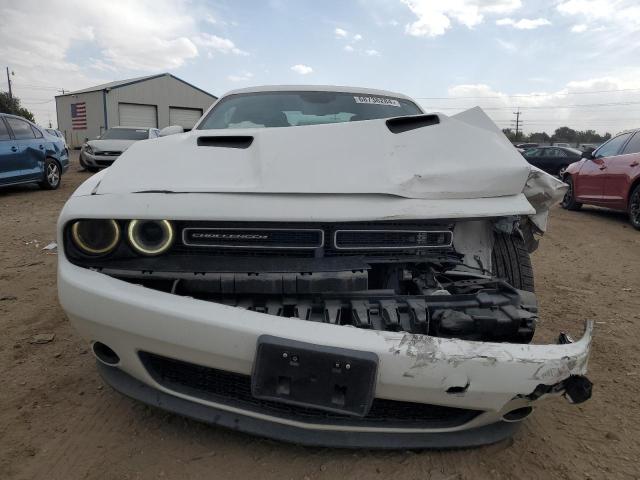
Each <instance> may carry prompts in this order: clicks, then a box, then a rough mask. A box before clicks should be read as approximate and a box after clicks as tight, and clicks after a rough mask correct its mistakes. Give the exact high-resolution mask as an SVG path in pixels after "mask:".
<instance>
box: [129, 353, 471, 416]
mask: <svg viewBox="0 0 640 480" xmlns="http://www.w3.org/2000/svg"><path fill="white" fill-rule="evenodd" d="M140 359H141V360H142V362H143V364H144V366H145V367H146V369H147V371H148V372H149V374H150V375H151V376H152V377H153V379H154V380H155V381H157V382H158V383H159V384H160V385H162V386H164V387H166V388H168V389H170V390H173V391H176V392H179V393H182V394H185V395H189V396H192V397H196V398H201V399H203V400H209V401H215V402H218V403H223V404H227V405H233V406H235V407H238V408H242V409H245V410H251V411H254V412H259V413H263V414H266V415H271V416H276V417H281V418H288V419H296V420H302V421H306V422H309V423H320V424H332V425H351V426H358V425H359V426H379V427H394V426H398V427H405V428H412V427H413V428H450V427H455V426H459V425H463V424H465V423H467V422H469V421H471V420H473V419H474V418H475V417H477V416H478V415H479V414H480V413H481V412H480V411H478V410H467V409H461V408H454V407H443V406H438V405H429V404H423V403H411V402H398V401H394V400H384V399H379V398H376V399H374V401H373V405H372V407H371V410H370V411H369V413H368V414H367V415H366V416H365V417H362V418H359V417H351V416H348V415H341V414H338V413H332V412H326V411H323V410H316V409H313V408H306V407H299V406H294V405H287V404H284V403H279V402H272V401H268V400H259V399H257V398H254V397H253V396H252V395H251V377H249V376H247V375H240V374H237V373H232V372H225V371H222V370H217V369H214V368H209V367H204V366H201V365H195V364H192V363H188V362H183V361H180V360H175V359H171V358H167V357H163V356H160V355H155V354H152V353H147V352H140Z"/></svg>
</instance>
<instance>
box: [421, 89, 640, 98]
mask: <svg viewBox="0 0 640 480" xmlns="http://www.w3.org/2000/svg"><path fill="white" fill-rule="evenodd" d="M637 91H640V88H620V89H617V90H593V91H590V92H564V93H560V92H557V93H523V94H515V95H493V96H486V95H473V96H460V97H455V96H453V97H413V98H415V99H417V100H458V99H474V98H500V99H502V98H536V97H555V96H566V95H591V94H595V93H618V92H637Z"/></svg>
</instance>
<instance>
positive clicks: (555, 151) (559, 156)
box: [522, 147, 582, 178]
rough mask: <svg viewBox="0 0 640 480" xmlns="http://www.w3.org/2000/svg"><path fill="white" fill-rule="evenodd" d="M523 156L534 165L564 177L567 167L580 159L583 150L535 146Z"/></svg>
mask: <svg viewBox="0 0 640 480" xmlns="http://www.w3.org/2000/svg"><path fill="white" fill-rule="evenodd" d="M522 156H523V157H524V158H525V160H526V161H527V162H529V163H530V164H531V165H533V166H534V167H538V168H539V169H540V170H544V171H545V172H547V173H548V174H550V175H557V176H558V177H560V178H562V176H563V175H564V172H565V170H566V169H567V167H568V166H569V165H571V164H572V163H573V162H577V161H578V160H580V158H581V156H582V152H581V151H580V150H578V149H576V148H570V147H534V148H529V149H527V150H526V151H525V152H524V153H523V154H522Z"/></svg>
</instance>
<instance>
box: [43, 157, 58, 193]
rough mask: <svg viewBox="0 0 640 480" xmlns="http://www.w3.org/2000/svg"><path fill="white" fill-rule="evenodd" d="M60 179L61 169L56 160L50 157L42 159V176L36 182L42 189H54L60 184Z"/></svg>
mask: <svg viewBox="0 0 640 480" xmlns="http://www.w3.org/2000/svg"><path fill="white" fill-rule="evenodd" d="M61 180H62V170H60V165H59V164H58V162H56V161H55V160H53V159H51V158H47V159H46V160H45V161H44V178H43V179H42V181H41V182H39V183H38V185H40V188H42V189H44V190H55V189H56V188H58V187H59V186H60V181H61Z"/></svg>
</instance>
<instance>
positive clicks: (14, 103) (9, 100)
mask: <svg viewBox="0 0 640 480" xmlns="http://www.w3.org/2000/svg"><path fill="white" fill-rule="evenodd" d="M0 113H11V114H13V115H19V116H21V117H24V118H26V119H27V120H30V121H32V122H35V121H36V120H35V117H34V116H33V113H31V112H30V111H29V110H27V109H26V108H24V107H22V106H20V99H19V98H18V97H10V96H9V93H8V92H0Z"/></svg>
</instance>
